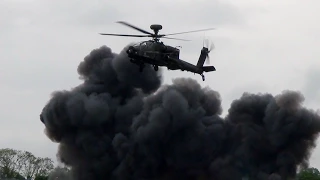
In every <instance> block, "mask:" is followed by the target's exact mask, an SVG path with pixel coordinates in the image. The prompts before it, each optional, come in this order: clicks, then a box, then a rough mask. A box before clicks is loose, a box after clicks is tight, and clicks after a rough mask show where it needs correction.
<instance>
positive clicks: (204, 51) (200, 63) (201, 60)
mask: <svg viewBox="0 0 320 180" xmlns="http://www.w3.org/2000/svg"><path fill="white" fill-rule="evenodd" d="M208 53H209V51H208V48H206V47H203V48H202V49H201V54H200V57H199V60H198V63H197V66H198V67H203V64H204V61H205V60H206V58H207V56H208Z"/></svg>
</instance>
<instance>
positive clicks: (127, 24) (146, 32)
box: [117, 21, 153, 35]
mask: <svg viewBox="0 0 320 180" xmlns="http://www.w3.org/2000/svg"><path fill="white" fill-rule="evenodd" d="M117 23H120V24H123V25H125V26H128V27H131V28H133V29H135V30H138V31H140V32H142V33H145V34H150V35H153V34H152V33H151V32H148V31H146V30H143V29H141V28H138V27H136V26H134V25H131V24H129V23H127V22H124V21H117Z"/></svg>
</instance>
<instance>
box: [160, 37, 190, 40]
mask: <svg viewBox="0 0 320 180" xmlns="http://www.w3.org/2000/svg"><path fill="white" fill-rule="evenodd" d="M162 38H164V39H175V40H180V41H191V40H188V39H179V38H170V37H162Z"/></svg>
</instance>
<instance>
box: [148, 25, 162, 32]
mask: <svg viewBox="0 0 320 180" xmlns="http://www.w3.org/2000/svg"><path fill="white" fill-rule="evenodd" d="M150 29H152V30H154V31H156V32H158V31H159V30H161V29H162V26H161V25H160V24H152V25H151V26H150Z"/></svg>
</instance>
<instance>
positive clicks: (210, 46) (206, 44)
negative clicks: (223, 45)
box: [203, 39, 215, 64]
mask: <svg viewBox="0 0 320 180" xmlns="http://www.w3.org/2000/svg"><path fill="white" fill-rule="evenodd" d="M203 47H205V48H207V49H208V52H207V57H206V64H209V63H210V57H209V53H210V52H211V51H212V50H213V49H214V48H215V47H214V44H213V42H212V41H210V40H209V39H204V40H203Z"/></svg>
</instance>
